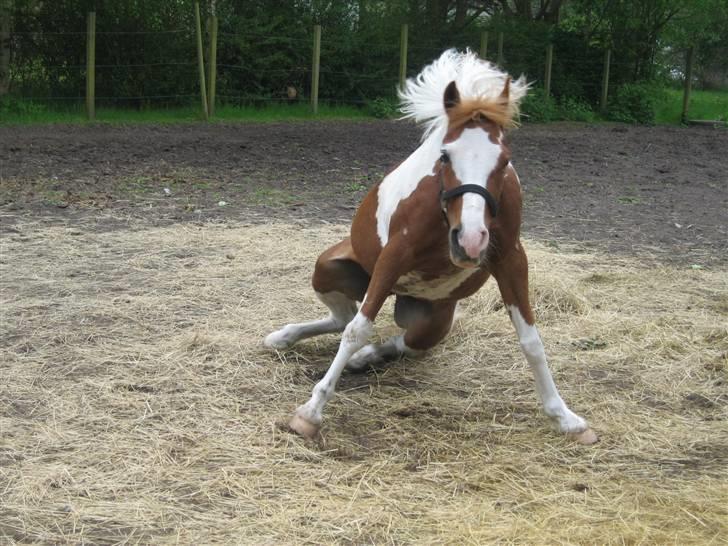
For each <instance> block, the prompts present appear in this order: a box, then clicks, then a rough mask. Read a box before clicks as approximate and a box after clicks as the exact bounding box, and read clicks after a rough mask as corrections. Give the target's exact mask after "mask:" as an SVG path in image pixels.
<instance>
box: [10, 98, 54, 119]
mask: <svg viewBox="0 0 728 546" xmlns="http://www.w3.org/2000/svg"><path fill="white" fill-rule="evenodd" d="M45 111H46V107H45V105H44V104H39V103H37V102H32V101H23V100H19V99H15V98H12V97H1V98H0V114H6V115H9V114H13V115H15V116H18V115H19V116H32V115H34V114H40V113H43V112H45Z"/></svg>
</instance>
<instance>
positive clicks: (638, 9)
mask: <svg viewBox="0 0 728 546" xmlns="http://www.w3.org/2000/svg"><path fill="white" fill-rule="evenodd" d="M201 9H202V14H203V19H207V17H208V16H209V15H210V14H212V13H213V12H214V13H215V14H216V15H217V17H218V19H219V29H220V35H219V42H218V54H217V59H218V81H217V90H218V94H219V96H220V98H221V100H224V101H227V102H232V103H238V102H245V103H250V102H260V101H271V100H281V101H283V100H288V90H289V88H295V89H296V91H297V94H298V97H299V98H301V97H306V95H307V94H308V92H309V91H308V87H309V82H310V78H311V66H310V65H311V44H312V27H313V25H315V24H320V25H322V27H323V40H322V51H321V67H322V68H321V97H322V98H324V99H329V100H332V101H342V102H356V103H362V104H364V103H368V102H370V101H373V100H374V99H376V98H378V97H392V96H393V95H394V90H395V87H394V85H395V83H396V81H397V72H398V65H399V34H400V28H401V25H402V24H403V23H408V24H409V55H408V63H409V67H411V72H413V71H415V70H417V69H418V68H419V67H421V66H422V65H423V64H424V63H426V62H428V61H430V60H432V59H433V58H434V57H435V56H437V55H438V54H439V53H440V52H441V51H442V50H443V49H444V48H447V47H459V48H464V47H471V48H473V49H476V50H477V49H478V47H479V44H480V36H481V32H482V31H483V30H488V31H489V36H490V41H489V48H488V52H489V57H491V58H494V57H495V50H496V36H497V33H498V32H503V33H504V36H505V39H504V59H505V62H504V64H505V67H506V68H507V69H508V70H509V71H511V72H512V73H514V74H520V73H525V74H526V75H527V77H528V78H529V80H531V81H535V82H539V81H540V80H542V78H543V66H544V54H545V48H546V44H548V43H552V44H553V45H554V65H553V70H552V74H553V76H552V82H553V83H552V91H553V93H554V94H555V97H556V100H557V101H560V100H561V97H570V98H572V99H574V100H577V101H581V102H580V104H582V103H583V102H584V101H586V102H590V103H592V104H594V103H596V101H598V95H599V81H600V78H601V70H602V62H603V53H604V49H605V48H611V49H612V51H613V56H612V58H613V60H614V63H613V66H612V82H613V84H614V85H615V86H619V85H622V84H627V83H635V82H642V81H648V80H653V79H654V78H656V77H676V76H677V77H679V75H680V70H681V66H682V62H683V58H684V57H683V54H684V50H685V48H686V47H688V46H697V48H698V49H697V50H698V57H697V58H698V73H699V74H700V73H701V71H702V73H704V74H706V75H708V74H711V73H715V72H716V71H718V72H720V71H721V70H723V71H724V72H725V70H726V63H727V62H728V61H726V59H728V32H727V31H726V29H727V28H728V0H389V1H381V0H337V1H332V0H203V1H201ZM90 10H95V11H96V13H97V32H98V35H97V39H96V47H97V52H96V59H97V77H96V81H97V91H96V94H97V97H100V101H101V102H103V101H104V100H106V99H104V97H109V98H113V100H114V102H115V103H116V104H120V105H131V106H136V107H143V106H144V105H145V104H147V103H149V102H154V103H155V104H157V103H159V102H160V101H161V102H170V103H180V102H185V101H191V100H192V98H191V97H192V96H194V95H195V94H196V93H197V92H198V91H197V88H198V83H197V68H196V65H195V63H196V50H195V37H194V19H193V3H192V0H115V1H112V0H55V1H53V2H49V1H43V0H0V17H2V18H3V22H4V24H3V25H0V94H2V93H7V92H10V93H11V94H12V95H16V96H22V97H34V96H35V97H56V98H76V99H79V98H81V97H82V96H83V93H84V81H85V80H84V79H85V66H84V65H85V56H86V51H85V47H86V45H85V40H86V38H85V30H86V13H87V12H88V11H90ZM206 41H207V39H206ZM4 66H5V68H4ZM706 81H707V80H706Z"/></svg>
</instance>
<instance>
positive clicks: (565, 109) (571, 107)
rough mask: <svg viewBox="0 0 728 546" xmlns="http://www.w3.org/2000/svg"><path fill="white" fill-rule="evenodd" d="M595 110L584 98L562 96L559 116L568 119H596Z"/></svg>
mask: <svg viewBox="0 0 728 546" xmlns="http://www.w3.org/2000/svg"><path fill="white" fill-rule="evenodd" d="M594 117H595V116H594V111H593V110H592V108H591V106H589V104H587V103H586V102H584V101H583V100H579V99H575V98H573V97H562V98H561V101H560V102H559V118H560V119H565V120H567V121H594Z"/></svg>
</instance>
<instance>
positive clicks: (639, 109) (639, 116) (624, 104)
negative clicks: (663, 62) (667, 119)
mask: <svg viewBox="0 0 728 546" xmlns="http://www.w3.org/2000/svg"><path fill="white" fill-rule="evenodd" d="M662 93H663V91H662V90H661V89H658V88H657V87H655V86H654V85H651V84H645V83H628V84H625V85H623V86H621V87H620V88H619V89H617V92H616V93H615V95H614V97H612V98H611V99H610V101H609V108H608V109H607V117H608V118H609V119H610V120H612V121H622V122H624V123H640V124H643V125H652V124H654V123H655V114H656V110H657V104H658V103H659V102H660V100H661V94H662Z"/></svg>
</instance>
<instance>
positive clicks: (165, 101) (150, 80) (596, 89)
mask: <svg viewBox="0 0 728 546" xmlns="http://www.w3.org/2000/svg"><path fill="white" fill-rule="evenodd" d="M94 18H95V16H94ZM214 24H215V28H216V26H217V23H216V22H215V23H214ZM212 25H213V21H212V18H211V19H210V20H209V21H208V23H207V25H205V26H204V27H203V26H202V25H199V26H198V27H197V28H194V27H191V28H172V29H156V30H144V29H140V30H113V29H101V30H98V31H97V30H95V28H93V29H92V28H91V27H89V30H87V31H22V32H11V33H10V36H9V40H10V44H11V47H12V46H15V47H16V48H17V49H19V50H22V51H29V52H31V55H30V56H26V57H21V56H15V57H12V62H11V65H10V70H9V74H10V89H11V96H12V97H13V99H15V100H17V101H21V102H26V103H39V104H47V105H51V107H54V108H58V107H64V108H81V107H82V106H84V105H85V106H86V109H87V111H88V112H94V111H95V108H96V107H123V108H129V107H132V108H148V107H173V106H193V105H197V104H201V103H204V104H206V105H207V106H206V108H205V110H207V109H208V108H209V111H211V112H212V111H214V109H215V105H231V106H242V105H256V106H257V105H265V104H297V103H311V105H312V108H314V110H315V109H316V107H317V104H318V102H319V101H321V102H324V103H328V104H337V105H352V106H362V105H366V104H370V103H372V101H375V100H377V99H381V98H385V99H392V98H394V95H395V89H396V87H397V85H398V84H401V83H402V82H403V81H404V78H406V77H411V76H413V75H415V74H416V73H417V72H418V71H419V69H420V68H421V67H422V66H424V65H425V64H426V63H428V62H430V61H431V60H433V59H435V58H436V57H437V56H439V55H440V53H441V52H442V51H443V49H445V48H448V47H456V48H458V49H465V48H470V49H472V50H474V51H476V52H479V53H480V54H481V56H484V57H486V58H488V59H489V60H491V61H493V62H497V63H498V64H500V65H501V66H502V67H503V68H504V69H505V70H507V71H509V72H510V73H511V74H513V75H515V76H518V75H520V74H525V75H526V77H527V79H528V80H529V81H530V82H532V83H533V84H534V86H535V87H540V88H542V90H543V93H544V94H545V95H546V96H556V97H559V96H569V97H576V98H578V99H579V100H583V101H585V102H586V103H589V104H591V105H593V106H594V107H595V108H600V109H602V110H603V109H605V108H607V107H608V104H609V100H610V97H611V95H612V93H613V92H614V89H615V88H616V87H617V86H619V85H621V84H622V83H623V82H624V81H626V79H627V78H626V77H625V75H628V74H630V73H631V71H632V70H633V69H634V62H633V61H631V60H624V59H619V58H615V57H614V55H605V51H604V50H603V49H599V48H582V49H577V50H575V49H574V48H573V47H570V44H568V43H558V42H554V41H553V40H552V39H551V38H550V37H548V36H545V37H544V39H543V40H541V41H540V42H539V41H538V40H530V41H528V42H527V43H526V42H524V41H523V40H521V39H520V37H519V36H518V35H510V34H508V33H506V32H487V31H474V32H470V33H464V34H459V35H453V36H448V37H445V38H444V39H443V38H442V37H440V38H438V39H429V38H428V37H427V36H424V35H422V34H420V35H419V36H418V35H417V29H416V28H413V31H414V33H413V34H414V35H415V39H411V38H410V39H409V40H408V38H407V28H408V27H407V26H404V27H403V28H402V34H401V35H400V36H399V37H398V38H399V39H397V40H395V39H388V40H380V41H371V40H367V41H366V42H362V41H361V40H359V41H357V40H356V39H355V37H350V36H342V35H341V34H338V35H332V36H327V35H326V33H325V32H323V33H322V34H321V36H322V37H321V41H320V47H319V49H316V44H315V40H314V35H315V30H314V29H300V30H299V31H298V33H297V35H295V36H286V35H280V34H275V33H269V32H260V31H257V30H255V29H245V30H239V29H234V28H223V29H221V30H220V31H219V32H211V28H212ZM319 32H321V30H320V29H319ZM196 42H197V43H196ZM55 43H57V44H59V47H58V51H59V55H53V54H45V55H43V56H40V55H38V56H36V57H33V56H32V52H33V51H40V50H43V51H48V50H49V49H50V50H51V51H52V50H53V48H52V47H50V48H49V44H50V45H52V44H55ZM61 44H62V47H61V46H60V45H61ZM524 44H525V45H524ZM198 48H201V49H202V54H201V55H198V51H197V49H198ZM92 49H93V51H92ZM549 49H550V53H549ZM261 51H264V52H265V54H261ZM61 52H62V53H63V55H64V56H63V57H61V56H60V53H61ZM342 52H343V53H342ZM211 58H215V59H216V61H215V63H214V67H211V66H210V59H211ZM403 59H404V60H403ZM688 64H689V63H688ZM213 68H214V69H213ZM689 69H690V67H689V66H686V67H685V74H684V80H685V81H686V82H687V84H688V85H686V94H689V84H690V81H691V77H690V74H689ZM200 74H204V75H205V77H204V78H200ZM89 81H91V83H89ZM207 93H209V94H210V96H209V97H208V96H206V94H207ZM201 99H202V102H201V101H200V100H201ZM89 101H92V102H93V104H92V105H89ZM686 108H687V105H686V106H685V110H684V111H683V117H685V115H686Z"/></svg>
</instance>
